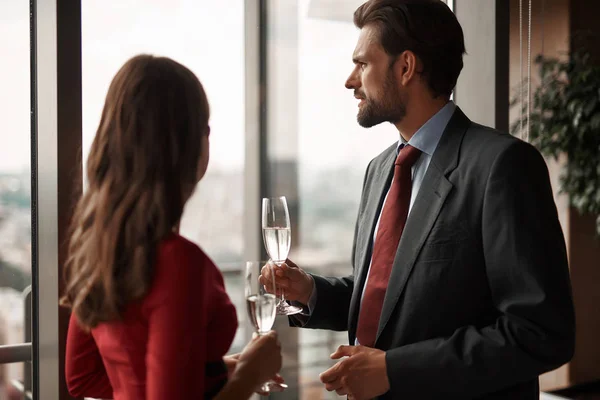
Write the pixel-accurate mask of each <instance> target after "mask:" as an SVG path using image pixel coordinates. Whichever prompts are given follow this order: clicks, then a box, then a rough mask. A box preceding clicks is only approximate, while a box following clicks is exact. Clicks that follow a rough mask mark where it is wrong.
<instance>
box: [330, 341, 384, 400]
mask: <svg viewBox="0 0 600 400" xmlns="http://www.w3.org/2000/svg"><path fill="white" fill-rule="evenodd" d="M342 357H348V358H345V359H343V360H341V361H339V362H338V363H337V364H335V365H334V366H333V367H331V368H329V369H328V370H327V371H325V372H323V373H322V374H321V375H320V378H321V382H323V383H324V384H325V389H327V390H328V391H330V392H331V391H333V390H335V391H336V392H337V394H339V395H348V398H349V399H353V400H368V399H372V398H375V397H377V396H380V395H382V394H385V393H386V392H387V391H388V390H390V382H389V380H388V376H387V368H386V365H385V352H384V351H382V350H378V349H372V348H370V347H364V346H340V347H338V349H337V350H336V352H335V353H333V354H332V355H331V358H332V359H333V360H337V359H340V358H342Z"/></svg>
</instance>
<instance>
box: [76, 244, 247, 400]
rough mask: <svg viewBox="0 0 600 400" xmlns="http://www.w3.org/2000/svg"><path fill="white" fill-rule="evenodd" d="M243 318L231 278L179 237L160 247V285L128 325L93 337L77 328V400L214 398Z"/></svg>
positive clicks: (130, 310) (131, 313)
mask: <svg viewBox="0 0 600 400" xmlns="http://www.w3.org/2000/svg"><path fill="white" fill-rule="evenodd" d="M236 329H237V316H236V312H235V308H234V306H233V304H232V303H231V301H230V299H229V297H228V296H227V293H226V292H225V287H224V283H223V276H222V275H221V273H220V271H219V270H218V269H217V267H216V266H215V264H214V263H213V262H212V261H211V260H210V259H209V258H208V256H206V254H204V252H203V251H202V250H200V248H199V247H198V246H196V245H195V244H193V243H192V242H190V241H188V240H186V239H184V238H183V237H181V236H179V235H176V234H172V235H170V236H169V238H167V239H166V240H164V241H163V242H162V244H161V245H160V248H159V251H158V255H157V263H156V269H155V277H154V282H153V285H152V287H151V289H150V291H149V292H148V294H147V295H146V297H145V298H144V299H142V300H141V301H140V302H139V303H135V304H131V305H130V306H128V307H127V309H126V310H125V312H124V315H123V318H122V320H121V321H114V322H109V323H101V324H100V325H98V326H97V327H96V328H94V329H93V330H92V332H91V335H90V334H88V333H86V332H84V331H83V330H81V329H80V328H79V326H78V324H77V320H76V318H75V317H74V316H72V317H71V321H70V323H69V333H68V337H67V349H66V361H65V364H66V380H67V386H68V388H69V392H70V393H71V395H73V396H74V397H94V398H100V399H115V400H142V399H145V400H158V399H160V400H164V399H169V400H178V399H205V398H211V397H213V396H214V395H215V394H216V393H217V392H218V391H219V390H220V389H221V388H222V386H223V385H224V384H225V381H226V379H227V369H226V367H225V365H224V363H223V356H224V355H225V354H226V353H227V351H228V350H229V347H230V346H231V343H232V341H233V337H234V335H235V331H236Z"/></svg>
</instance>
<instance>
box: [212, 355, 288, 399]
mask: <svg viewBox="0 0 600 400" xmlns="http://www.w3.org/2000/svg"><path fill="white" fill-rule="evenodd" d="M240 354H241V353H237V354H231V355H227V356H224V357H223V361H224V362H225V365H226V366H227V373H228V376H229V377H231V375H232V374H233V372H234V371H235V368H236V367H237V363H238V361H239V358H240ZM269 380H270V381H273V382H275V383H277V384H282V383H285V379H283V377H282V376H281V375H279V374H275V375H274V376H272V377H271V378H270V379H269ZM284 388H285V386H280V390H281V391H283V390H284ZM256 393H257V394H259V395H261V396H268V395H269V393H267V392H262V391H257V392H256Z"/></svg>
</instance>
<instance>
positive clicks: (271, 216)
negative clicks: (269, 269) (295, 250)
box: [262, 196, 302, 315]
mask: <svg viewBox="0 0 600 400" xmlns="http://www.w3.org/2000/svg"><path fill="white" fill-rule="evenodd" d="M262 230H263V241H264V244H265V249H266V250H267V253H268V254H269V257H271V260H273V262H274V263H275V264H276V265H277V266H278V267H280V266H281V264H283V263H284V262H285V260H286V259H287V256H288V253H289V252H290V245H291V242H292V232H291V225H290V213H289V211H288V206H287V201H286V199H285V196H281V197H271V198H264V199H263V200H262ZM301 311H302V308H300V307H297V306H294V305H292V304H289V303H288V302H287V301H285V293H284V292H283V290H281V299H280V301H279V303H278V304H277V314H280V315H294V314H298V313H299V312H301Z"/></svg>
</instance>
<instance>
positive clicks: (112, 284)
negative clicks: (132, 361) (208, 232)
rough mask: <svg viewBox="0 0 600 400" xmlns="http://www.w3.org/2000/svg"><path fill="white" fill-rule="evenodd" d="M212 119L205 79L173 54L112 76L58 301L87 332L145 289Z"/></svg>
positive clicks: (192, 180)
mask: <svg viewBox="0 0 600 400" xmlns="http://www.w3.org/2000/svg"><path fill="white" fill-rule="evenodd" d="M208 118H209V106H208V101H207V98H206V94H205V92H204V89H203V87H202V85H201V84H200V82H199V81H198V78H196V76H195V75H194V74H193V73H192V72H191V71H190V70H189V69H187V68H186V67H184V66H183V65H181V64H179V63H177V62H175V61H173V60H171V59H169V58H164V57H154V56H150V55H140V56H136V57H134V58H132V59H130V60H129V61H127V62H126V63H125V65H123V67H122V68H121V69H120V70H119V72H118V73H117V74H116V76H115V77H114V79H113V81H112V83H111V85H110V88H109V89H108V93H107V96H106V102H105V104H104V109H103V111H102V118H101V120H100V125H99V127H98V130H97V132H96V137H95V139H94V142H93V144H92V147H91V150H90V153H89V157H88V162H87V171H86V173H87V180H88V188H87V190H86V191H85V192H84V194H83V196H82V198H81V199H80V200H79V202H78V204H77V207H76V209H75V213H74V216H73V219H72V223H71V237H70V242H69V256H68V260H67V263H66V266H65V281H66V291H65V294H64V296H63V298H62V299H61V304H63V305H66V306H70V307H71V308H72V311H73V312H74V313H75V315H76V316H77V319H78V321H79V323H80V324H81V325H82V327H83V328H86V329H91V328H94V327H95V326H97V325H98V324H99V323H101V322H104V321H112V320H117V319H119V318H120V317H121V314H122V312H123V311H124V307H125V306H126V305H128V304H129V303H131V302H134V301H136V300H138V299H140V298H142V297H143V296H144V295H145V294H146V293H147V292H148V290H149V288H150V286H151V284H152V279H153V269H154V261H155V253H156V250H157V246H158V244H159V243H160V241H161V240H163V239H164V238H165V237H166V236H168V235H169V234H170V233H171V232H172V231H173V228H174V227H175V226H177V225H178V223H179V220H180V218H181V215H182V213H183V208H184V204H185V202H186V200H187V199H188V198H189V196H190V195H191V194H192V192H193V190H194V188H195V186H196V184H197V182H198V166H199V162H200V156H201V145H202V135H204V134H208Z"/></svg>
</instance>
